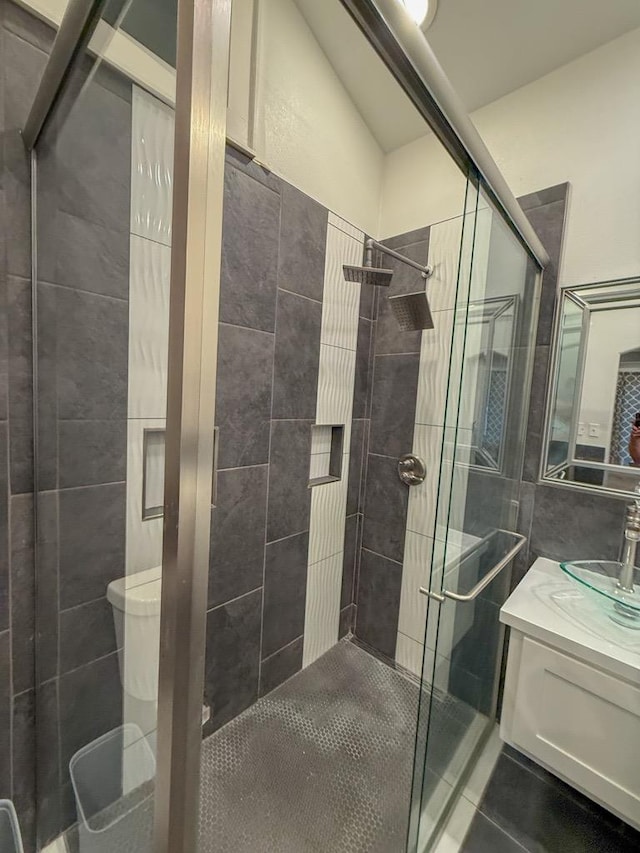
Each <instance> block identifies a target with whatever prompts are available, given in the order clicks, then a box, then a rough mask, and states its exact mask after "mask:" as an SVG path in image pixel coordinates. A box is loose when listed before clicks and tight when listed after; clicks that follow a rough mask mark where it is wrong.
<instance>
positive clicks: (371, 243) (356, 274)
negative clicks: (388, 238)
mask: <svg viewBox="0 0 640 853" xmlns="http://www.w3.org/2000/svg"><path fill="white" fill-rule="evenodd" d="M374 249H377V250H378V251H379V252H382V254H383V255H389V257H390V258H395V259H396V261H401V263H403V264H406V265H407V266H409V267H413V268H414V270H418V272H419V273H420V274H421V275H422V277H423V278H424V279H427V278H429V276H430V275H431V274H432V273H433V268H432V267H429V266H424V265H423V264H419V263H418V262H417V261H412V260H411V258H405V256H404V255H401V254H400V252H395V251H394V250H393V249H388V248H387V247H386V246H383V245H382V243H378V241H377V240H372V239H369V240H367V241H366V243H365V244H364V264H363V266H361V267H357V266H352V265H350V264H345V265H344V266H343V267H342V271H343V273H344V277H345V279H346V281H353V282H356V284H368V285H370V286H372V287H389V285H390V284H391V279H392V278H393V270H390V269H384V268H382V267H374V265H373V250H374Z"/></svg>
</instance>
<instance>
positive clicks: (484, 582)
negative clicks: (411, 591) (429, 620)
mask: <svg viewBox="0 0 640 853" xmlns="http://www.w3.org/2000/svg"><path fill="white" fill-rule="evenodd" d="M496 532H497V533H508V534H509V536H514V537H515V538H516V539H517V540H518V541H517V542H516V544H515V545H514V546H513V548H511V550H510V551H508V552H507V553H506V554H505V556H504V557H503V558H502V559H501V560H500V562H499V563H496V565H495V566H494V567H493V568H492V569H491V571H489V572H487V574H486V575H485V576H484V577H483V578H482V579H481V580H479V581H478V583H477V584H476V585H475V586H474V587H473V589H472V590H471V591H470V592H469V593H467V595H460V594H459V593H457V592H450V591H449V590H448V589H443V590H442V593H439V592H432V591H431V590H430V589H426V588H425V587H423V586H421V587H420V592H421V593H422V595H426V596H428V598H431V599H433V600H434V601H439V602H443V601H444V600H445V598H450V599H452V600H453V601H473V599H474V598H477V597H478V596H479V595H480V593H481V592H482V590H483V589H484V588H485V587H487V586H489V584H490V583H491V581H492V580H493V579H494V578H495V577H496V576H497V575H499V574H500V572H501V571H502V570H503V569H504V568H505V567H506V566H508V565H509V563H510V562H511V560H513V558H514V557H515V556H516V554H518V553H520V551H521V550H522V547H523V546H524V543H525V542H526V541H527V537H526V536H521V535H520V534H519V533H512V532H511V531H510V530H499V531H496ZM471 553H473V552H471Z"/></svg>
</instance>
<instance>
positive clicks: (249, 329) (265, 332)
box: [219, 320, 276, 338]
mask: <svg viewBox="0 0 640 853" xmlns="http://www.w3.org/2000/svg"><path fill="white" fill-rule="evenodd" d="M274 323H275V321H274ZM219 325H220V326H227V327H228V328H230V329H242V330H243V331H245V332H258V334H260V335H270V336H271V337H272V338H275V336H276V333H275V329H274V331H273V332H270V331H269V330H268V329H256V328H254V327H253V326H241V325H240V324H239V323H225V322H223V321H222V320H220V322H219Z"/></svg>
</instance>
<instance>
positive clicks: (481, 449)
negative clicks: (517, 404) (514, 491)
mask: <svg viewBox="0 0 640 853" xmlns="http://www.w3.org/2000/svg"><path fill="white" fill-rule="evenodd" d="M517 312H518V299H517V296H498V297H494V298H489V299H483V300H480V301H477V302H471V303H470V304H469V308H468V325H467V338H466V344H465V347H466V351H467V353H468V356H467V364H466V365H465V372H464V375H463V381H462V393H461V401H460V423H461V424H463V425H465V426H468V427H470V429H467V430H465V431H462V434H461V435H460V436H459V451H458V452H459V455H460V457H461V460H462V459H464V460H465V462H466V463H467V464H468V465H470V466H472V467H476V468H483V469H489V470H491V471H496V472H501V471H502V467H503V459H504V451H505V444H506V434H507V419H506V416H507V412H508V408H509V394H510V391H511V382H512V375H513V370H514V354H515V348H514V347H515V339H514V336H515V331H516V326H517V319H518V317H517ZM466 434H468V436H469V440H468V441H465V437H466Z"/></svg>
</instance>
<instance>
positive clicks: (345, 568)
mask: <svg viewBox="0 0 640 853" xmlns="http://www.w3.org/2000/svg"><path fill="white" fill-rule="evenodd" d="M358 524H359V516H357V515H350V516H348V517H347V522H346V524H345V530H344V558H343V564H342V592H341V595H340V607H341V608H345V607H347V605H349V604H351V603H352V602H353V584H354V580H355V575H356V570H357V565H358V555H359V550H360V549H359V547H358V545H359V531H358Z"/></svg>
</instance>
